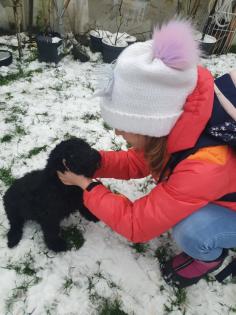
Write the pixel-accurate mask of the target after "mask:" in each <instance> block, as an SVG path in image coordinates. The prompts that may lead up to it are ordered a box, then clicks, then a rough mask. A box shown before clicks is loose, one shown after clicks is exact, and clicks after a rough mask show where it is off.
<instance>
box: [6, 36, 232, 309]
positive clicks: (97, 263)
mask: <svg viewBox="0 0 236 315" xmlns="http://www.w3.org/2000/svg"><path fill="white" fill-rule="evenodd" d="M10 40H11V41H12V42H14V43H15V38H9V37H2V38H0V42H2V43H7V42H9V41H10ZM3 47H4V46H3ZM5 48H6V47H5ZM13 53H14V56H15V57H16V56H17V52H16V51H13ZM30 54H31V53H30V51H28V50H27V48H25V50H24V58H25V62H23V63H22V65H21V67H22V69H23V71H24V72H27V71H35V72H32V73H31V75H29V76H26V77H24V78H21V79H18V80H15V81H13V82H11V83H9V84H7V85H2V86H0V113H1V120H0V130H1V134H0V139H2V137H3V136H4V135H7V134H11V135H12V136H13V137H12V139H11V141H9V142H2V143H0V148H1V150H0V152H1V153H0V154H1V159H0V168H3V167H4V168H11V171H12V175H13V176H14V177H20V176H22V175H24V174H25V173H26V172H29V171H31V170H34V169H39V168H43V167H44V166H45V163H46V159H47V156H48V154H49V152H50V151H51V149H52V148H54V146H55V145H56V144H57V143H59V142H60V141H61V140H63V139H65V138H67V137H68V136H70V135H75V136H77V137H82V138H84V139H86V140H87V141H88V142H89V143H90V144H91V145H93V146H94V147H95V148H96V149H99V150H100V149H104V150H108V149H114V148H122V149H126V148H127V146H126V143H125V142H124V141H123V140H122V138H120V137H115V135H114V132H113V130H111V129H108V128H105V127H104V124H103V121H102V118H101V117H100V110H99V99H98V98H92V97H91V96H92V95H93V92H94V90H95V88H96V80H97V70H99V69H100V68H101V67H103V64H102V62H101V55H100V54H99V53H97V54H91V56H92V60H93V61H92V62H89V63H84V64H83V63H80V62H78V61H74V60H73V59H72V57H71V56H70V55H68V56H66V57H65V58H63V59H62V60H61V62H60V63H59V64H58V65H57V66H55V65H54V64H46V63H39V62H38V61H37V60H34V61H27V58H28V57H29V56H30ZM202 63H203V64H204V65H205V66H207V67H209V69H210V70H211V71H212V72H213V74H214V75H215V76H218V75H221V74H224V73H226V72H228V71H229V70H231V69H232V68H233V67H234V66H235V64H236V55H234V54H228V55H223V56H220V57H215V56H213V57H211V58H209V59H202ZM18 69H19V62H18V61H16V58H14V63H13V64H12V65H11V66H9V67H2V68H0V74H1V75H2V76H7V75H8V74H10V73H16V72H17V71H18ZM38 69H41V70H40V71H41V72H40V71H39V70H38ZM89 115H90V117H92V118H91V119H90V120H89V118H88V117H89ZM91 115H92V116H91ZM13 116H14V117H15V118H14V119H13V120H12V121H9V118H13ZM86 117H87V118H86ZM17 127H18V129H17ZM19 127H21V128H23V130H24V132H22V131H21V132H20V131H19ZM43 146H46V148H45V150H42V151H41V152H40V153H38V154H37V155H33V156H31V157H30V158H29V157H28V154H29V152H30V150H32V149H33V148H35V147H43ZM103 182H104V184H105V185H109V187H110V188H111V189H112V190H117V191H119V192H120V193H123V194H125V195H127V197H129V198H130V199H131V200H135V199H137V198H139V197H141V196H143V195H145V194H146V193H148V191H149V190H150V189H151V188H152V187H153V183H152V181H151V180H150V178H146V179H142V180H130V181H118V180H117V181H116V180H111V179H106V180H104V181H103ZM6 188H7V187H6V186H5V185H4V183H3V182H2V181H0V193H1V200H0V236H1V237H0V267H1V268H0V279H1V285H0V314H3V315H8V314H14V315H23V314H34V315H44V314H45V315H46V314H57V315H80V314H81V315H87V314H88V315H93V314H94V315H96V314H99V313H98V309H99V304H100V303H102V301H103V299H104V298H106V299H111V300H114V299H116V298H118V299H119V301H120V302H121V308H122V310H123V311H124V312H126V313H127V314H135V315H165V314H174V315H178V314H179V315H180V314H186V315H198V314H199V315H200V314H201V315H203V314H208V315H209V314H221V315H226V314H233V309H234V312H235V308H236V298H235V296H236V284H235V283H233V282H231V281H228V283H227V285H221V284H219V283H217V282H216V281H210V282H206V281H205V280H201V281H200V282H199V283H198V284H196V285H194V286H192V287H189V288H187V289H186V290H185V291H186V299H185V300H184V301H183V303H181V302H178V301H177V294H178V292H176V289H174V288H172V287H170V286H168V285H167V284H166V283H165V282H164V280H163V279H162V277H161V274H160V268H159V262H158V259H157V258H156V256H155V251H156V249H157V248H161V247H164V248H166V249H167V252H168V255H173V254H174V253H177V252H179V249H178V248H177V247H176V244H175V243H174V242H173V240H172V239H171V233H165V234H164V235H162V236H161V237H159V238H156V239H154V240H152V241H150V242H148V243H147V244H146V247H145V248H146V249H145V250H144V251H143V252H141V253H139V252H138V251H137V250H135V247H132V244H131V243H130V242H128V241H127V240H126V239H124V238H123V237H122V236H119V235H117V234H116V233H115V232H113V231H112V230H111V229H110V228H109V227H107V226H106V225H105V224H104V223H102V222H99V223H96V224H95V223H92V222H87V221H86V220H84V219H81V217H80V215H79V213H75V214H73V215H71V216H70V217H69V218H67V219H65V220H64V221H63V223H62V225H63V226H64V227H68V226H71V225H73V226H76V227H77V228H79V229H80V230H81V231H82V233H83V236H84V239H85V243H84V245H83V246H82V247H81V248H80V249H79V250H76V249H72V250H70V251H67V252H64V253H59V254H55V253H54V252H52V251H49V250H48V249H47V248H46V246H45V244H44V241H43V235H42V232H41V229H40V227H39V225H38V224H36V223H34V222H28V223H27V224H26V226H25V228H24V234H23V238H22V240H21V242H20V243H19V245H18V246H17V247H15V248H13V249H8V247H7V244H6V233H7V230H8V227H9V225H8V221H7V218H6V215H5V212H4V208H3V205H2V196H3V194H4V192H5V191H6ZM233 254H234V253H233V252H230V255H231V256H232V255H233ZM229 260H230V258H227V261H229ZM27 264H30V266H31V268H32V269H33V270H34V272H33V274H31V275H29V274H26V272H19V268H21V269H20V270H22V268H23V267H24V266H26V265H27ZM14 266H18V269H17V268H16V267H15V268H14ZM68 279H69V282H68V283H69V285H68V286H65V283H66V281H67V280H68ZM25 284H26V285H25ZM24 285H25V287H24ZM24 288H25V289H24Z"/></svg>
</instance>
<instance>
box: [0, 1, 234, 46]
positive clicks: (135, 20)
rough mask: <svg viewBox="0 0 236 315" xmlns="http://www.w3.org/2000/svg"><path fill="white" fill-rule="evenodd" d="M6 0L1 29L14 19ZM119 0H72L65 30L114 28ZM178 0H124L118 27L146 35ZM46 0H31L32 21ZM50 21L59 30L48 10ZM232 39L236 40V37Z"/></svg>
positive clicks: (203, 6)
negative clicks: (32, 5) (95, 27)
mask: <svg viewBox="0 0 236 315" xmlns="http://www.w3.org/2000/svg"><path fill="white" fill-rule="evenodd" d="M185 1H187V0H185ZM7 2H8V3H10V2H11V1H10V0H0V28H4V29H8V28H9V27H10V25H11V24H12V23H13V22H14V20H13V15H12V8H9V7H3V5H2V3H4V4H7ZM22 2H23V7H22V14H23V23H22V25H23V28H24V29H26V28H27V25H28V0H22ZM119 2H120V0H71V2H70V4H69V7H68V9H67V11H66V14H65V18H64V25H65V31H73V32H75V33H79V32H85V31H86V30H88V29H90V28H92V27H94V25H95V24H96V25H98V26H99V27H101V28H104V29H107V30H110V31H112V32H115V31H116V30H117V25H119V16H118V15H117V5H118V3H119ZM179 2H184V0H182V1H177V0H123V18H124V19H123V21H122V25H121V31H126V32H129V33H131V34H136V33H144V34H139V36H140V37H144V38H148V37H149V36H150V32H151V31H152V29H153V26H154V25H156V24H158V23H161V22H162V21H163V20H167V19H168V18H171V17H173V16H174V15H175V14H176V13H178V9H179V8H178V3H179ZM192 2H193V1H192ZM199 2H200V5H199V9H198V12H197V15H196V19H195V21H196V26H197V28H198V29H199V30H202V27H203V25H204V22H205V21H206V19H207V15H208V12H207V7H208V3H209V1H206V0H199ZM48 3H49V0H34V19H33V20H34V25H37V26H39V24H40V26H41V27H43V26H44V24H45V21H44V19H43V16H44V15H45V13H46V12H47V9H48ZM57 3H59V6H60V4H62V3H63V0H57ZM46 15H47V14H46ZM48 18H49V16H48ZM50 24H51V26H52V28H54V29H55V30H58V20H57V18H56V16H55V15H54V16H53V15H52V14H51V16H50ZM234 41H235V43H236V38H235V39H234Z"/></svg>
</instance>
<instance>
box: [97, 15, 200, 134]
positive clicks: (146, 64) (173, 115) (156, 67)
mask: <svg viewBox="0 0 236 315" xmlns="http://www.w3.org/2000/svg"><path fill="white" fill-rule="evenodd" d="M198 60H199V50H198V47H197V43H196V42H195V40H194V37H193V29H192V27H191V25H190V23H189V22H187V21H181V20H174V21H171V22H169V23H168V24H167V25H163V26H162V27H161V28H160V29H155V30H154V34H153V39H152V40H149V41H146V42H138V43H135V44H132V45H131V46H129V47H127V48H126V49H125V50H124V51H123V52H122V53H121V55H120V56H119V57H118V59H117V62H116V64H115V68H114V71H113V76H112V79H111V81H110V82H109V86H107V88H106V89H105V90H103V91H102V92H100V96H102V98H101V102H100V105H101V114H102V117H103V119H104V120H105V122H106V123H107V124H108V125H110V126H111V127H113V128H116V129H119V130H122V131H126V132H131V133H136V134H140V135H148V136H155V137H161V136H165V135H168V134H169V132H170V131H171V129H172V127H173V126H174V124H175V122H176V121H177V119H178V118H179V116H180V115H181V113H182V108H183V105H184V104H185V101H186V98H187V96H188V95H189V94H190V93H191V92H192V91H193V90H194V88H195V86H196V83H197V63H198Z"/></svg>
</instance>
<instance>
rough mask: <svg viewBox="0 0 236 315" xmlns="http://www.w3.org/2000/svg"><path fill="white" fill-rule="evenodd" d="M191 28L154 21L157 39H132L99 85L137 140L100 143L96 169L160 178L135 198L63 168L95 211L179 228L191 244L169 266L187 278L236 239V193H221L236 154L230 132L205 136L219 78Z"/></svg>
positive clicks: (148, 231)
mask: <svg viewBox="0 0 236 315" xmlns="http://www.w3.org/2000/svg"><path fill="white" fill-rule="evenodd" d="M192 34H193V30H192V28H191V25H190V24H189V23H188V22H184V21H171V22H169V23H168V24H167V25H165V26H163V27H162V28H161V29H159V30H155V31H154V35H153V40H151V41H146V42H142V43H135V44H133V45H131V46H129V47H127V48H126V49H125V50H124V51H123V52H122V54H121V55H120V56H119V58H118V60H117V62H116V65H115V68H114V73H113V79H112V81H111V82H110V84H109V86H108V87H107V88H106V89H105V90H104V91H103V92H102V93H101V96H102V99H101V114H102V117H103V119H104V120H105V121H106V122H107V123H108V124H109V125H110V126H112V127H114V128H115V133H116V135H120V136H122V137H123V138H124V139H125V140H126V141H127V142H128V143H129V144H131V146H132V148H131V149H129V150H128V151H119V152H113V151H100V154H101V157H102V163H101V168H100V169H99V170H98V171H97V172H96V174H95V177H101V178H116V179H123V180H129V179H131V178H132V179H134V178H143V177H146V176H148V175H150V174H152V176H153V177H154V178H155V179H156V181H157V185H156V186H155V187H154V188H153V189H152V190H151V192H150V193H149V194H148V195H146V196H144V197H142V198H140V199H138V200H136V201H134V202H131V201H130V200H129V199H128V198H126V197H124V196H121V195H118V194H113V193H112V192H111V191H110V190H109V189H107V188H106V187H105V186H104V185H102V184H101V183H100V182H94V181H93V180H92V179H91V178H86V177H84V176H78V175H76V174H73V173H72V172H70V171H69V170H68V171H67V172H65V173H59V172H58V176H59V178H60V179H61V181H62V182H63V183H64V184H65V185H77V186H79V187H81V188H82V189H83V190H84V204H85V206H86V207H87V208H88V209H89V210H90V211H91V212H92V213H93V214H94V215H95V216H96V217H98V218H99V219H101V220H102V221H104V222H105V223H106V224H107V225H108V226H110V227H111V228H112V229H113V230H114V231H116V232H117V233H119V234H121V235H123V236H124V237H126V238H127V239H128V240H130V241H132V242H147V241H149V240H151V239H153V238H155V237H158V236H159V235H160V234H162V233H163V232H165V231H168V230H169V229H171V228H172V229H173V230H172V232H173V233H172V235H173V238H174V239H175V241H176V242H177V244H178V245H179V247H180V248H181V250H182V251H183V252H181V253H180V254H179V255H177V256H175V257H173V258H172V259H171V260H170V261H168V262H167V263H166V265H165V266H164V267H163V274H164V277H165V279H166V280H167V281H168V282H171V283H173V284H176V285H178V286H179V287H186V286H189V285H191V284H194V283H196V282H198V281H199V280H200V279H201V278H202V277H203V276H205V275H206V274H207V273H209V272H211V271H213V270H215V269H217V268H218V267H219V266H220V265H221V264H222V262H223V260H224V258H225V256H226V253H227V249H228V248H232V247H236V202H232V201H227V200H223V201H222V200H220V198H221V197H222V196H227V195H228V194H229V193H232V192H236V154H235V153H234V151H233V150H232V149H231V148H230V147H229V146H227V145H223V144H222V141H218V143H217V141H216V143H215V145H214V143H213V144H212V143H211V144H210V145H207V143H206V144H205V145H202V146H199V147H198V146H197V144H198V143H199V139H200V135H201V134H202V132H203V131H204V130H205V127H206V125H207V123H208V122H209V119H210V118H211V115H212V112H213V101H214V80H213V78H212V76H211V74H210V73H209V71H208V70H206V69H204V68H202V67H200V66H198V60H199V51H198V48H197V46H196V42H195V41H194V39H193V35H192ZM231 81H232V80H231ZM232 82H233V81H232ZM233 88H234V89H235V86H233ZM219 144H220V145H219ZM191 148H194V150H193V151H192V152H190V153H191V154H187V155H186V156H183V155H182V157H181V158H179V157H178V159H179V160H178V161H177V162H176V161H175V160H174V159H173V157H175V158H176V156H177V155H178V154H177V153H181V154H182V153H183V152H186V149H191ZM176 154H177V155H176Z"/></svg>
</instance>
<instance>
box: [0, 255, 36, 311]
mask: <svg viewBox="0 0 236 315" xmlns="http://www.w3.org/2000/svg"><path fill="white" fill-rule="evenodd" d="M34 262H35V261H34V258H33V256H32V254H31V252H28V253H27V254H26V255H25V256H24V257H23V259H20V260H19V261H17V262H9V263H8V264H7V265H6V267H5V268H6V269H9V270H15V272H16V273H17V274H18V275H21V276H23V277H20V278H19V279H21V280H20V282H19V283H18V284H17V286H16V287H15V288H13V289H12V291H11V294H10V296H9V297H8V298H7V300H6V302H5V309H6V314H12V312H13V307H14V304H15V303H17V302H19V300H22V302H23V303H24V301H25V297H26V295H27V291H28V289H29V288H30V287H32V286H34V285H36V284H37V283H39V281H40V280H41V278H40V277H38V276H37V271H36V270H35V268H34ZM2 268H4V267H2Z"/></svg>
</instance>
